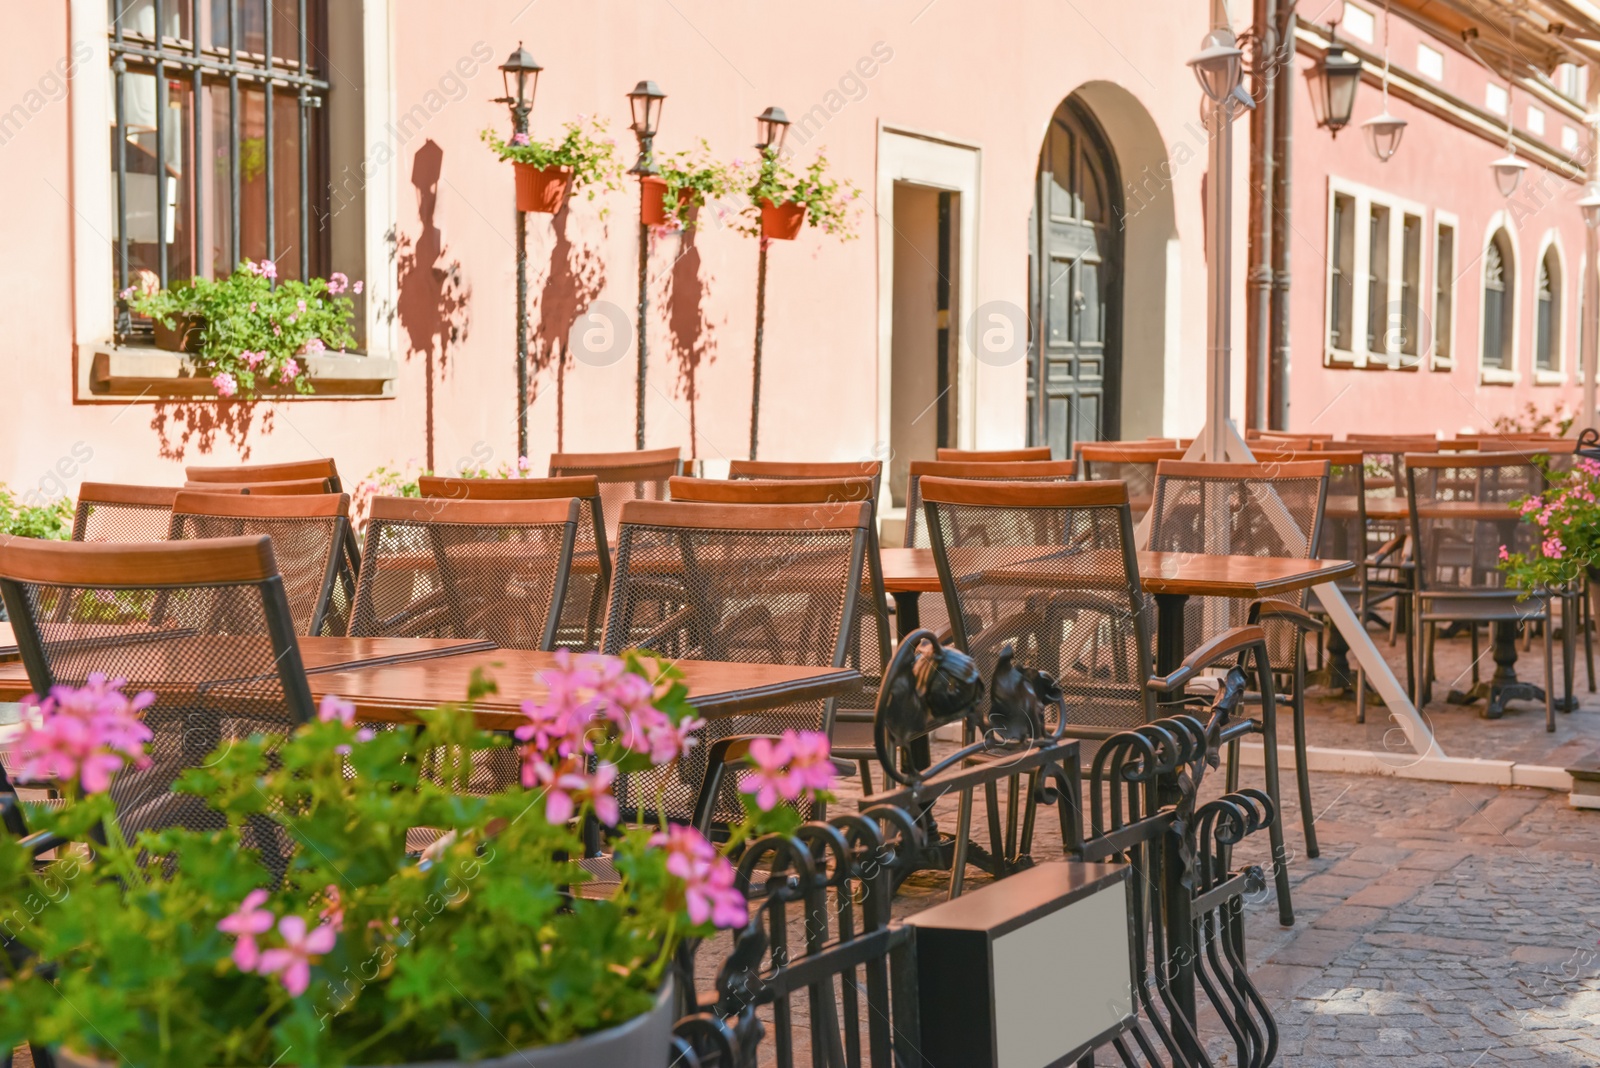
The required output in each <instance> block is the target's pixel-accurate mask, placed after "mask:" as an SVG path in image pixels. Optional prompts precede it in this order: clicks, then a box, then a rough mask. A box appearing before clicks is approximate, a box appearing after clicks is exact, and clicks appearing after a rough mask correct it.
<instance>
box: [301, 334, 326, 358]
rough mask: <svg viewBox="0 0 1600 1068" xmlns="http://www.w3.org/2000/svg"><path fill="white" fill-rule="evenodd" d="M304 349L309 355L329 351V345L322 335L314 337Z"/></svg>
mask: <svg viewBox="0 0 1600 1068" xmlns="http://www.w3.org/2000/svg"><path fill="white" fill-rule="evenodd" d="M303 351H304V352H305V354H306V355H307V356H315V355H316V354H317V353H319V352H327V351H328V346H327V345H326V344H325V343H324V342H323V340H322V339H321V338H320V337H314V338H312V339H311V340H310V341H307V342H306V343H305V345H304V346H303Z"/></svg>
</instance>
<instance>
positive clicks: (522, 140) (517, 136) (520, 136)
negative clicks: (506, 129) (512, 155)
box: [511, 133, 528, 146]
mask: <svg viewBox="0 0 1600 1068" xmlns="http://www.w3.org/2000/svg"><path fill="white" fill-rule="evenodd" d="M511 143H512V144H514V145H518V146H521V145H526V144H527V143H528V135H527V134H525V133H514V134H512V135H511Z"/></svg>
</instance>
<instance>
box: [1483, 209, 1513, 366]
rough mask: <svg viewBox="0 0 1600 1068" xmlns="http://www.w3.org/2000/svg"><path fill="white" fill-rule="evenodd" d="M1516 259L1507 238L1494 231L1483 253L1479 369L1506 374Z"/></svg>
mask: <svg viewBox="0 0 1600 1068" xmlns="http://www.w3.org/2000/svg"><path fill="white" fill-rule="evenodd" d="M1516 271H1517V265H1516V258H1515V256H1513V255H1512V252H1511V239H1510V238H1509V237H1508V236H1507V235H1506V232H1505V231H1504V230H1496V231H1495V234H1494V236H1493V237H1491V238H1490V239H1489V247H1488V248H1487V249H1485V250H1484V254H1483V366H1484V367H1486V368H1493V369H1496V370H1501V371H1509V370H1511V369H1512V366H1511V326H1512V312H1511V309H1512V308H1514V307H1515V306H1516V303H1515V301H1516Z"/></svg>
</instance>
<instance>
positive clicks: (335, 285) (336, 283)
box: [328, 271, 350, 297]
mask: <svg viewBox="0 0 1600 1068" xmlns="http://www.w3.org/2000/svg"><path fill="white" fill-rule="evenodd" d="M349 288H350V279H349V278H348V277H347V276H346V275H345V273H344V272H343V271H334V272H333V273H332V274H331V275H329V276H328V292H329V293H331V294H332V295H333V296H336V297H337V296H338V295H339V294H340V293H343V292H344V291H345V290H346V289H349Z"/></svg>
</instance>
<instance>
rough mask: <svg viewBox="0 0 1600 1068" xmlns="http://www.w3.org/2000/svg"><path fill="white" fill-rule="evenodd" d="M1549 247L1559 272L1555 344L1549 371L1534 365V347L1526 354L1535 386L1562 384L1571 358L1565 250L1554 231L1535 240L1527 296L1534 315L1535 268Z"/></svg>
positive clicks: (1536, 293)
mask: <svg viewBox="0 0 1600 1068" xmlns="http://www.w3.org/2000/svg"><path fill="white" fill-rule="evenodd" d="M1551 249H1555V253H1556V266H1557V268H1558V269H1559V270H1560V272H1561V277H1560V279H1559V280H1558V281H1557V283H1556V285H1555V286H1554V287H1553V293H1554V296H1555V300H1556V321H1555V323H1554V324H1553V326H1554V329H1555V331H1556V337H1555V344H1554V346H1553V349H1554V352H1555V358H1556V368H1555V370H1553V371H1545V370H1541V369H1540V368H1539V367H1538V358H1539V353H1538V351H1537V350H1535V351H1534V352H1533V355H1532V356H1531V357H1529V362H1530V364H1532V365H1533V384H1534V385H1536V386H1560V385H1565V384H1566V381H1567V370H1568V368H1570V367H1571V366H1572V361H1571V360H1569V359H1567V339H1568V337H1569V336H1570V335H1571V331H1570V329H1569V325H1570V322H1571V320H1570V319H1569V318H1568V308H1567V305H1568V303H1569V301H1568V300H1567V291H1568V286H1567V250H1566V247H1565V246H1563V245H1562V244H1561V234H1560V233H1558V232H1557V231H1555V230H1547V231H1546V232H1545V235H1544V237H1542V238H1541V239H1540V240H1539V258H1538V259H1536V260H1534V261H1533V263H1534V268H1533V290H1532V291H1531V295H1532V297H1533V300H1534V312H1535V315H1537V313H1538V310H1539V308H1538V300H1539V270H1540V268H1541V267H1543V265H1544V258H1545V255H1546V254H1547V253H1548V252H1549V251H1550V250H1551ZM1534 325H1535V330H1537V327H1538V323H1537V319H1536V320H1535V324H1534ZM1535 340H1537V339H1535Z"/></svg>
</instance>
